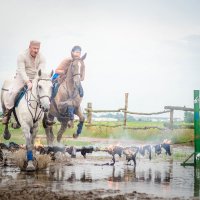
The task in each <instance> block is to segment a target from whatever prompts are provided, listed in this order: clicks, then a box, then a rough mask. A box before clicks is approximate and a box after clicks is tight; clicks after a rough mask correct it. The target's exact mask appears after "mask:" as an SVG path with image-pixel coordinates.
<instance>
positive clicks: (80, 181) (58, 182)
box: [0, 147, 200, 199]
mask: <svg viewBox="0 0 200 200" xmlns="http://www.w3.org/2000/svg"><path fill="white" fill-rule="evenodd" d="M178 151H187V152H190V151H191V152H192V151H193V148H192V147H174V148H173V152H178ZM58 156H59V155H58ZM66 157H67V160H65V161H64V162H60V161H59V162H57V161H55V162H51V163H50V165H49V167H48V168H47V169H45V170H42V171H38V172H34V173H27V172H21V171H20V170H19V168H17V167H16V166H8V167H3V166H2V167H1V168H0V199H156V198H157V199H199V193H200V190H199V188H200V171H199V170H194V168H193V167H185V168H184V167H182V166H180V162H177V161H173V159H172V158H171V157H166V156H164V155H161V156H159V157H155V156H154V157H153V159H152V160H151V161H150V160H148V159H147V158H143V157H139V158H138V159H137V166H136V167H134V166H133V165H127V163H126V161H125V158H124V157H122V158H119V157H116V158H117V159H116V160H117V162H116V163H115V166H109V165H107V163H110V162H111V156H109V154H107V153H106V152H93V153H92V154H88V155H87V158H86V159H84V158H83V157H82V156H81V155H80V154H77V158H73V159H71V158H70V156H69V155H68V154H67V155H66ZM194 197H196V198H194Z"/></svg>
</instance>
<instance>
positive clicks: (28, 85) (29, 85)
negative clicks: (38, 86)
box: [27, 81, 33, 90]
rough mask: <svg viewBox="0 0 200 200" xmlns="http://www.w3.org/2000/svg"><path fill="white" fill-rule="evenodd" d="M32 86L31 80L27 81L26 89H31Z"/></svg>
mask: <svg viewBox="0 0 200 200" xmlns="http://www.w3.org/2000/svg"><path fill="white" fill-rule="evenodd" d="M32 86H33V84H32V82H31V81H28V82H27V87H28V90H31V89H32Z"/></svg>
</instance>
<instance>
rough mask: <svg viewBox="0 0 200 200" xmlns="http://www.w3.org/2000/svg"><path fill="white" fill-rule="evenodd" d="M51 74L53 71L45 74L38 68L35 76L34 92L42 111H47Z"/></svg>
mask: <svg viewBox="0 0 200 200" xmlns="http://www.w3.org/2000/svg"><path fill="white" fill-rule="evenodd" d="M52 74H53V71H52V72H51V74H47V73H44V72H42V71H41V70H39V71H38V76H37V78H36V94H37V98H38V102H39V104H40V107H41V108H42V110H43V111H44V112H48V111H49V108H50V99H51V94H52V82H51V76H52Z"/></svg>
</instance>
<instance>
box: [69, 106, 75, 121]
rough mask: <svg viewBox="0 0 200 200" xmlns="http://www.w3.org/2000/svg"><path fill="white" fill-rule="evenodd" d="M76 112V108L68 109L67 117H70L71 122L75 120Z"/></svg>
mask: <svg viewBox="0 0 200 200" xmlns="http://www.w3.org/2000/svg"><path fill="white" fill-rule="evenodd" d="M74 111H75V108H74V107H73V106H68V107H67V115H68V117H69V120H72V121H73V120H74Z"/></svg>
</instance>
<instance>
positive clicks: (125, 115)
mask: <svg viewBox="0 0 200 200" xmlns="http://www.w3.org/2000/svg"><path fill="white" fill-rule="evenodd" d="M127 110H128V93H125V106H124V127H126V122H127Z"/></svg>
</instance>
